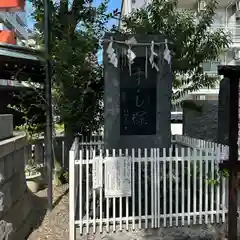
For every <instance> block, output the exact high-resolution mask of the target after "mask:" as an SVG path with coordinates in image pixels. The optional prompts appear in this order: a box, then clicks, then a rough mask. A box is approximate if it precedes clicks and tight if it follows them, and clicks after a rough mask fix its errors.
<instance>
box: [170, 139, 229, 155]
mask: <svg viewBox="0 0 240 240" xmlns="http://www.w3.org/2000/svg"><path fill="white" fill-rule="evenodd" d="M172 141H173V142H177V143H181V144H183V145H185V146H187V147H190V148H197V149H205V148H207V149H214V150H216V149H217V148H220V149H221V151H224V149H226V148H228V146H226V145H221V144H219V143H215V142H211V141H206V140H203V139H198V138H191V137H189V136H185V135H173V136H172Z"/></svg>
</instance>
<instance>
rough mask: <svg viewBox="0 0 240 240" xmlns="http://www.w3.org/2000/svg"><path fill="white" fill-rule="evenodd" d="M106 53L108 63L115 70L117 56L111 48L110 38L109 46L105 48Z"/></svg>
mask: <svg viewBox="0 0 240 240" xmlns="http://www.w3.org/2000/svg"><path fill="white" fill-rule="evenodd" d="M106 52H107V54H108V59H109V62H110V63H112V64H113V66H114V67H115V68H117V66H118V58H117V55H116V53H115V50H114V48H113V39H112V38H111V42H110V43H109V45H108V47H107V50H106Z"/></svg>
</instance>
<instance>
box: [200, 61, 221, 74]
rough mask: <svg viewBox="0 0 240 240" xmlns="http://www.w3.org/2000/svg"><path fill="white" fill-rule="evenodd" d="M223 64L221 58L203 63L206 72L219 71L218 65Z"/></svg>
mask: <svg viewBox="0 0 240 240" xmlns="http://www.w3.org/2000/svg"><path fill="white" fill-rule="evenodd" d="M220 64H221V61H220V60H215V61H211V62H205V63H203V64H202V67H203V71H204V72H217V69H218V65H220Z"/></svg>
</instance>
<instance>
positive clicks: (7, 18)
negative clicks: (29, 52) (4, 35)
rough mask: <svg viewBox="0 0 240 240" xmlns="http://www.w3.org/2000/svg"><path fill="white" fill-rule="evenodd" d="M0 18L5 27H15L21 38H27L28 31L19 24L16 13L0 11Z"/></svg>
mask: <svg viewBox="0 0 240 240" xmlns="http://www.w3.org/2000/svg"><path fill="white" fill-rule="evenodd" d="M0 20H2V21H3V22H4V23H5V24H6V26H7V27H9V28H13V29H16V30H17V32H18V34H19V35H21V38H23V39H28V33H27V31H26V29H25V28H24V27H23V26H21V25H20V24H19V23H18V22H17V20H16V14H11V13H5V12H2V13H1V12H0Z"/></svg>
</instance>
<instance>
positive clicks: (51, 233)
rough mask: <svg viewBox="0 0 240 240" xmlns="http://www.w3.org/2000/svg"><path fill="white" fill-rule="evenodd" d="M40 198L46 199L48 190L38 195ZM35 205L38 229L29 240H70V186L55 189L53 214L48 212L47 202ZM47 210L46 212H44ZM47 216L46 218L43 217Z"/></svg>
mask: <svg viewBox="0 0 240 240" xmlns="http://www.w3.org/2000/svg"><path fill="white" fill-rule="evenodd" d="M36 195H37V196H38V197H39V198H46V196H47V189H45V190H43V191H40V192H38V193H37V194H36ZM39 202H40V201H38V202H37V201H36V202H35V203H34V205H35V207H36V209H37V210H38V211H37V213H38V214H39V223H38V225H39V226H38V228H36V229H34V230H33V232H32V233H31V234H30V235H29V237H28V238H27V239H28V240H43V239H48V240H67V239H68V224H69V222H68V202H69V201H68V185H67V184H66V185H63V186H61V187H55V188H54V191H53V202H54V208H53V210H52V212H46V209H47V205H46V201H45V203H44V204H39ZM44 210H45V211H44ZM43 214H45V216H42V215H43Z"/></svg>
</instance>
